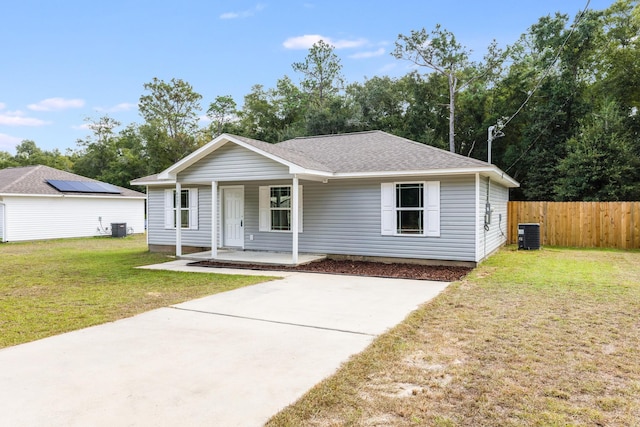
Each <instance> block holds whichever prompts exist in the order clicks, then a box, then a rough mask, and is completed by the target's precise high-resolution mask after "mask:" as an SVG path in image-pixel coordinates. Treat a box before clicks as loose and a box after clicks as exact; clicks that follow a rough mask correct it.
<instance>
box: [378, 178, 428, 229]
mask: <svg viewBox="0 0 640 427" xmlns="http://www.w3.org/2000/svg"><path fill="white" fill-rule="evenodd" d="M399 184H422V185H423V192H424V193H423V207H422V208H421V209H422V210H423V220H424V224H423V232H422V233H421V234H417V233H407V234H404V233H398V224H397V212H398V208H397V207H396V194H397V192H396V187H397V185H399ZM380 204H381V213H380V234H382V235H383V236H402V237H440V181H400V182H383V183H381V184H380Z"/></svg>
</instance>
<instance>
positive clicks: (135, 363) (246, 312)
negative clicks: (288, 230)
mask: <svg viewBox="0 0 640 427" xmlns="http://www.w3.org/2000/svg"><path fill="white" fill-rule="evenodd" d="M152 268H171V269H178V270H186V271H199V272H204V273H206V272H220V270H218V269H204V268H195V267H186V266H184V262H181V261H176V262H174V263H171V264H166V265H162V266H154V267H152ZM226 271H228V272H234V271H233V270H226ZM235 273H240V274H243V273H246V272H245V271H235ZM261 274H262V272H261ZM277 274H278V275H280V276H285V277H284V278H283V279H281V280H275V281H272V282H267V283H262V284H258V285H254V286H249V287H245V288H241V289H237V290H234V291H230V292H225V293H222V294H217V295H213V296H209V297H205V298H202V299H198V300H194V301H189V302H186V303H183V304H178V305H175V306H172V307H166V308H161V309H157V310H153V311H150V312H147V313H144V314H141V315H138V316H135V317H132V318H128V319H123V320H120V321H117V322H112V323H107V324H104V325H100V326H95V327H91V328H87V329H83V330H80V331H75V332H70V333H66V334H62V335H58V336H55V337H51V338H47V339H43V340H39V341H35V342H31V343H27V344H23V345H19V346H15V347H9V348H5V349H3V350H0V402H2V404H1V406H2V411H0V425H12V426H40V425H48V426H87V425H91V426H114V425H118V426H119V425H127V426H147V425H154V426H187V425H220V426H259V425H262V424H264V423H265V422H266V421H267V420H268V419H269V418H270V417H271V416H272V415H274V414H275V413H277V412H278V411H279V410H281V409H282V408H284V407H285V406H287V405H288V404H290V403H293V402H295V401H296V400H297V399H298V398H299V397H300V396H302V394H304V393H305V392H306V391H307V390H308V389H309V388H311V387H312V386H313V385H315V384H316V383H318V382H320V381H321V380H322V379H324V378H326V377H327V376H329V375H331V374H332V373H334V372H335V371H336V370H337V368H338V367H339V366H340V364H341V363H342V362H344V361H346V360H347V359H348V358H349V356H351V355H353V354H356V353H359V352H360V351H362V350H363V349H364V348H365V347H367V345H369V344H370V343H371V341H372V340H373V339H374V338H375V337H376V336H377V335H379V334H381V333H383V332H384V331H386V330H387V329H389V328H391V327H393V326H394V325H396V324H397V323H399V322H400V321H402V319H404V318H405V317H406V316H407V314H409V313H410V312H411V311H413V310H414V309H415V308H417V307H418V306H419V305H420V304H421V303H423V302H425V301H428V300H429V299H431V298H433V297H434V296H436V295H437V294H438V293H439V292H441V291H442V290H443V289H444V288H445V287H446V286H447V283H442V282H428V281H418V280H401V279H380V278H366V277H354V276H339V275H325V274H312V273H290V272H286V273H282V272H280V273H277Z"/></svg>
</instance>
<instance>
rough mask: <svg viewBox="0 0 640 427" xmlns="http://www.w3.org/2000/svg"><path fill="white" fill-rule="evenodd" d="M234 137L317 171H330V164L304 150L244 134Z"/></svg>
mask: <svg viewBox="0 0 640 427" xmlns="http://www.w3.org/2000/svg"><path fill="white" fill-rule="evenodd" d="M233 137H234V138H236V139H239V140H240V141H242V142H244V143H246V144H249V145H251V146H253V147H255V148H257V149H259V150H262V151H264V152H266V153H269V154H273V155H274V156H278V157H280V158H281V159H283V160H286V161H288V162H291V163H294V164H296V165H298V166H301V167H303V168H305V169H311V170H317V171H327V172H328V171H330V169H329V166H328V165H326V164H324V163H323V162H320V161H317V160H316V159H314V158H313V157H310V156H308V155H307V153H305V152H304V151H297V150H292V149H290V148H289V147H287V146H286V145H282V143H279V144H269V143H268V142H264V141H259V140H257V139H251V138H245V137H243V136H238V135H233Z"/></svg>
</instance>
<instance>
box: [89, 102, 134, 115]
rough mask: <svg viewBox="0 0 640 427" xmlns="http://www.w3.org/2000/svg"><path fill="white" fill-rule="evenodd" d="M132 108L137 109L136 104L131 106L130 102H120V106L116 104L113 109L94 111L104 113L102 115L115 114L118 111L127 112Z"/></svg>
mask: <svg viewBox="0 0 640 427" xmlns="http://www.w3.org/2000/svg"><path fill="white" fill-rule="evenodd" d="M134 108H138V105H137V104H131V103H130V102H121V103H120V104H116V105H114V106H113V107H106V108H105V107H96V109H95V110H96V111H100V112H104V113H117V112H119V111H129V110H133V109H134Z"/></svg>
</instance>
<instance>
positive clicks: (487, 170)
mask: <svg viewBox="0 0 640 427" xmlns="http://www.w3.org/2000/svg"><path fill="white" fill-rule="evenodd" d="M476 173H479V174H482V175H486V176H491V177H492V178H494V179H496V180H498V181H499V182H502V183H503V184H506V185H508V186H510V187H520V183H519V182H518V181H516V180H514V179H513V178H511V177H510V176H509V175H507V174H506V173H504V172H503V171H501V170H500V169H498V168H497V167H489V166H487V167H480V168H455V169H429V170H415V171H386V172H347V173H335V174H333V175H332V178H334V179H335V178H387V177H390V178H391V177H397V176H420V175H468V174H476Z"/></svg>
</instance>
